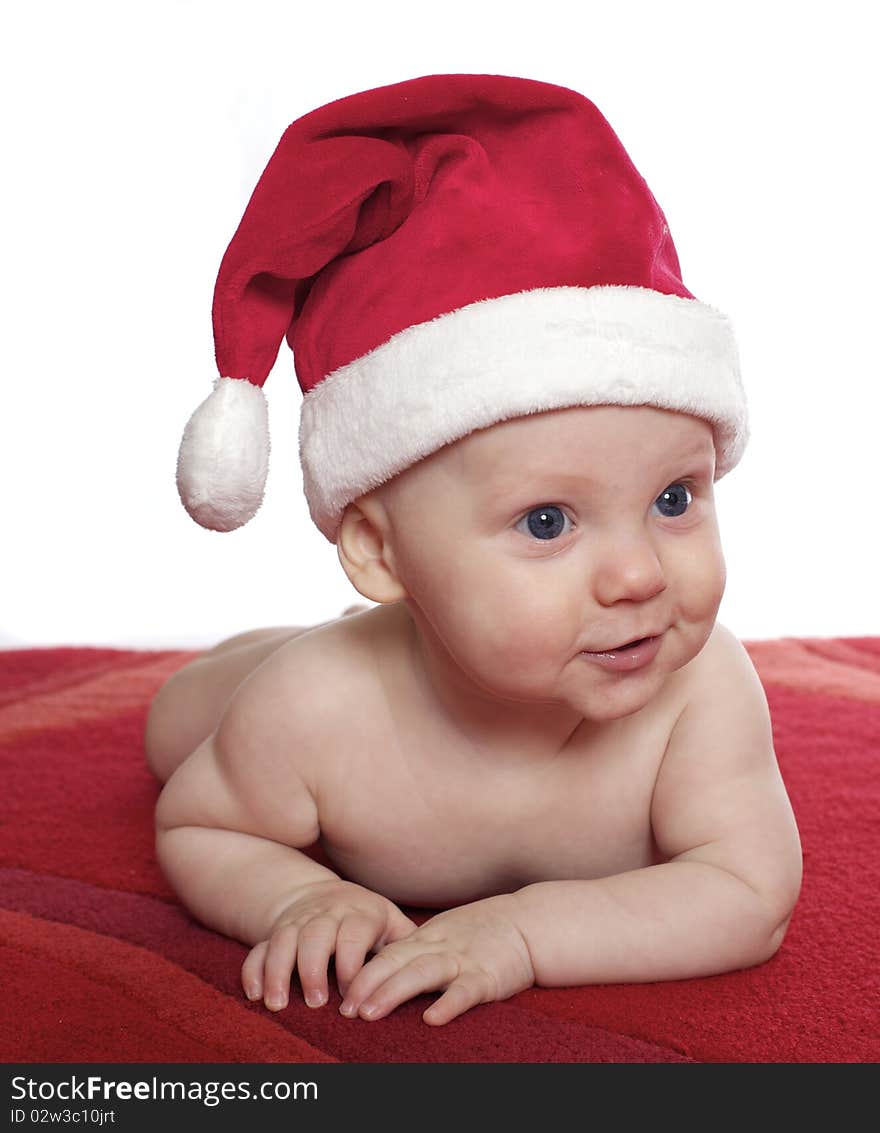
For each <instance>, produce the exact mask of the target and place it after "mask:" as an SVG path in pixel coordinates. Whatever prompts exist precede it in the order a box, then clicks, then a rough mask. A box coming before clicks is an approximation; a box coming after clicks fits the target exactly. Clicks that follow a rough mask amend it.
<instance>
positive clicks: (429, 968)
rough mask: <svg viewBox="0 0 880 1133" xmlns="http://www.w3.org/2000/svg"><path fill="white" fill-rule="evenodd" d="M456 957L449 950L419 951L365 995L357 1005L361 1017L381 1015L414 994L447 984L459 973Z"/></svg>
mask: <svg viewBox="0 0 880 1133" xmlns="http://www.w3.org/2000/svg"><path fill="white" fill-rule="evenodd" d="M458 973H459V968H458V961H457V959H456V957H455V956H453V955H452V954H451V953H449V952H422V953H420V954H419V955H418V956H415V957H414V958H413V959H412V960H410V961H409V963H408V964H405V965H404V966H403V967H402V968H401V969H400V970H399V971H397V972H394V974H393V975H391V976H389V977H388V979H387V980H385V981H384V982H383V983H381V984H380V985H379V986H378V987H377V988H374V990H373V991H371V992H370V994H369V995H367V996H365V997H364V998H363V999H362V1000H361V1003H360V1007H359V1008H358V1014H359V1015H360V1017H361V1018H362V1019H368V1020H370V1021H372V1020H374V1019H382V1018H384V1017H385V1016H386V1015H387V1014H388V1013H389V1012H391V1011H393V1010H394V1008H395V1007H398V1006H400V1004H401V1003H404V1002H405V1001H406V1000H407V999H412V998H413V996H414V995H421V994H422V992H425V991H434V990H435V989H437V988H441V987H448V986H449V985H450V984H451V983H452V981H453V980H454V979H455V978H456V977H457V976H458Z"/></svg>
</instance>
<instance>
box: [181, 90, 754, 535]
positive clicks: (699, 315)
mask: <svg viewBox="0 0 880 1133" xmlns="http://www.w3.org/2000/svg"><path fill="white" fill-rule="evenodd" d="M213 320H214V338H215V346H216V356H217V365H218V369H219V372H220V375H221V377H220V378H219V379H217V381H216V383H215V386H214V391H213V393H212V394H211V395H210V397H208V399H207V400H206V401H205V402H204V403H203V404H202V405H201V406H200V407H199V408H198V409H197V410H196V412H195V413H194V414H193V416H192V418H191V419H190V421H189V424H188V425H187V427H186V431H185V433H184V437H183V442H182V444H181V449H180V457H179V461H178V487H179V490H180V495H181V498H182V500H183V502H184V505H185V507H186V508H187V510H188V511H189V513H190V515H192V517H193V518H194V519H195V520H197V522H199V523H200V524H202V525H203V526H205V527H209V528H214V529H216V530H221V531H227V530H231V529H233V528H235V527H239V526H240V525H241V524H243V523H246V522H247V520H248V519H250V518H251V516H252V515H253V514H254V512H255V511H256V509H257V508H258V507H259V505H260V502H261V500H262V495H263V487H264V482H265V477H266V468H267V461H268V452H269V436H268V426H267V412H266V403H265V399H264V396H263V393H262V388H261V387H262V385H263V382H264V381H265V379H266V377H267V375H268V373H269V371H270V370H271V369H272V367H273V365H274V363H275V360H276V357H277V354H278V350H279V348H280V345H281V342H282V340H283V339H284V338H285V337H286V338H287V341H288V343H289V344H290V346H291V347H292V349H293V356H294V364H295V368H296V373H297V376H298V379H299V383H300V386H301V388H302V391H303V394H304V398H303V405H302V416H301V421H300V458H301V461H302V468H303V476H304V487H305V494H306V498H307V500H308V504H309V510H310V512H311V516H312V518H313V520H314V522H315V523H316V524H317V526H318V527H319V528H320V530H321V531H322V532H323V533H324V535H326V537H327V538H328V539H329V540H330V541H331V542H335V539H336V533H337V530H338V526H339V522H340V520H341V518H342V514H343V511H344V509H345V507H346V505H347V504H348V503H350V502H351V501H352V500H355V499H357V498H358V497H359V496H361V495H363V494H364V493H366V492H368V491H370V490H371V489H373V488H375V487H377V486H378V485H380V484H382V483H384V482H385V481H386V480H388V479H390V478H391V477H393V476H394V475H396V474H397V473H399V472H401V471H402V470H403V469H405V468H408V467H409V466H410V465H412V464H414V463H416V462H417V461H419V460H421V459H422V458H423V457H425V456H427V455H428V454H430V453H432V452H435V451H436V450H438V449H439V448H441V447H443V446H444V445H446V444H449V443H450V442H452V441H455V440H458V439H459V438H461V437H463V436H465V435H466V434H468V433H470V432H472V431H473V430H475V429H481V428H486V427H487V426H490V425H492V424H494V423H496V422H499V421H503V420H506V419H508V418H512V417H519V416H523V415H525V414H530V413H536V412H541V411H544V410H550V409H561V408H566V407H571V406H578V405H652V406H657V407H659V408H664V409H671V410H677V411H679V412H682V413H689V414H692V415H695V416H697V417H700V418H703V419H704V420H706V421H708V422H709V423H710V424H711V426H712V428H713V432H714V437H715V447H716V478H718V477H720V476H722V475H724V473H726V472H727V471H729V470H730V469H731V468H732V467H733V466H734V465H735V464H736V463H737V461H738V460H739V458H740V456H741V455H742V451H743V448H744V447H745V443H746V436H747V430H746V410H745V401H744V396H743V390H742V385H741V382H740V378H739V366H738V360H737V349H736V343H735V339H734V336H733V332H732V329H731V327H730V324H729V322H728V320H727V319H726V318H725V316H724V315H723V314H721V313H720V312H719V311H717V310H715V309H714V308H712V307H710V306H707V305H706V304H704V303H701V302H699V301H698V300H696V299H695V298H694V297H693V296H692V295H691V293H690V292H689V291H688V290H687V288H686V287H685V286H684V284H683V283H682V280H681V271H680V268H679V262H678V257H677V254H676V251H675V247H674V245H673V243H672V237H671V236H670V233H669V228H668V226H667V224H666V218H665V217H664V215H663V212H662V211H661V209H660V207H659V205H658V204H657V202H656V201H655V200H654V197H653V196H652V194H651V192H650V190H649V189H648V186H647V185H646V183H645V181H644V180H643V178H642V177H641V175H640V174H639V173H638V172H637V170H636V169H635V167H634V166H633V164H632V162H631V161H630V159H629V157H628V155H627V153H626V152H625V150H624V149H623V146H622V145H621V143H620V141H619V140H618V138H617V136H616V135H615V133H614V132H613V130H612V129H611V127H610V126H609V124H608V122H607V121H606V120H605V118H604V117H603V116H602V114H601V113H600V112H599V111H598V110H597V108H596V107H595V106H594V105H593V104H592V103H591V102H589V101H588V100H587V99H586V98H584V97H583V96H582V95H580V94H577V93H575V92H574V91H570V90H566V89H564V88H562V87H558V86H553V85H550V84H547V83H541V82H536V81H532V80H528V79H517V78H507V77H504V76H498V75H430V76H427V77H424V78H419V79H413V80H411V81H409V82H403V83H397V84H395V85H393V86H386V87H380V88H378V89H376V90H369V91H365V92H363V93H360V94H355V95H352V96H351V97H349V98H343V99H339V100H338V101H336V102H332V103H330V104H329V105H327V106H324V107H321V108H320V109H318V110H315V111H313V112H312V113H310V114H307V115H306V116H305V117H303V118H300V119H299V120H298V121H296V122H294V123H293V124H292V125H291V126H290V127H289V128H288V129H287V130H286V131H285V133H284V135H283V137H282V138H281V141H280V143H279V145H278V147H277V149H276V150H275V153H274V154H273V155H272V158H271V159H270V161H269V163H268V165H267V166H266V169H265V171H264V172H263V174H262V176H261V178H260V180H259V182H258V184H257V186H256V189H255V190H254V193H253V196H252V197H251V200H250V203H249V204H248V206H247V209H246V211H245V213H244V217H243V218H242V221H241V224H240V225H239V227H238V230H237V231H236V233H235V235H234V237H233V239H232V242H231V243H230V245H229V247H228V249H227V251H226V255H225V256H224V258H223V261H222V264H221V266H220V271H219V275H218V278H217V284H216V289H215V293H214V306H213Z"/></svg>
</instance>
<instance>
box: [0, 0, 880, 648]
mask: <svg viewBox="0 0 880 1133" xmlns="http://www.w3.org/2000/svg"><path fill="white" fill-rule="evenodd" d="M872 27H873V17H872V15H871V5H868V4H865V3H863V2H838V3H835V4H833V5H826V4H813V3H779V2H777V3H773V2H764V3H739V4H736V5H734V4H720V3H706V2H705V0H702V2H695V3H686V2H684V0H681V2H676V0H666V2H659V3H658V2H654V3H633V2H626V0H613V2H612V0H603V3H601V4H599V3H593V2H591V0H579V2H577V3H575V2H572V0H569V2H567V3H560V2H556V0H543V2H541V3H534V2H532V3H529V4H517V3H514V2H512V0H508V2H506V3H500V2H498V3H480V2H477V0H470V2H467V3H461V2H459V0H446V2H444V3H443V4H441V5H430V4H426V5H419V4H413V3H411V2H410V3H392V2H388V0H385V2H383V0H374V2H369V3H367V2H357V3H341V2H339V0H337V2H335V3H327V4H317V3H310V4H305V3H295V2H290V0H289V2H281V0H262V2H261V0H248V2H247V3H244V2H240V0H239V2H235V3H230V2H220V0H190V2H184V0H180V2H177V3H173V2H168V0H165V2H161V0H151V2H150V3H143V4H133V3H119V2H114V3H109V2H107V3H95V2H92V3H89V2H88V0H78V2H77V3H68V2H62V0H56V2H48V3H39V2H33V3H28V4H24V3H19V4H17V5H9V6H7V8H6V17H5V21H4V28H3V32H2V37H0V38H2V41H3V45H2V47H0V52H2V56H0V83H2V89H0V95H2V106H3V111H2V113H3V118H4V122H3V164H4V169H5V173H4V175H3V179H2V193H3V207H2V210H0V216H2V225H3V232H2V249H3V252H2V270H0V287H2V292H3V293H2V297H0V299H2V305H0V310H2V315H3V323H4V330H3V334H2V338H0V341H2V360H0V382H2V387H3V397H2V401H0V461H2V469H0V471H2V491H3V508H2V511H3V525H2V535H0V538H2V540H3V545H2V551H0V601H2V608H0V643H3V644H6V645H15V644H19V643H21V644H53V643H62V644H79V643H95V644H100V643H103V644H135V645H156V646H159V645H169V646H174V645H181V646H188V645H197V644H202V643H206V642H213V641H216V640H218V639H219V638H220V637H222V636H224V635H226V634H229V633H232V632H237V631H239V630H242V629H247V628H252V627H254V626H257V625H262V624H278V623H280V624H285V623H291V624H309V623H313V622H317V621H321V620H323V619H325V618H330V617H334V616H336V615H337V614H338V613H340V612H341V610H342V609H343V607H345V606H346V605H348V604H350V603H351V602H354V601H358V600H360V599H359V596H358V595H357V593H356V592H355V591H354V590H353V589H352V588H351V586H350V584H349V583H348V581H347V579H346V578H345V575H344V574H343V572H342V568H341V567H340V566H339V564H338V561H337V558H336V551H335V548H334V547H333V546H332V545H331V544H329V543H328V542H327V541H326V540H325V539H324V537H323V536H322V535H321V534H320V533H319V532H318V530H317V529H316V528H315V527H314V526H313V525H312V524H311V521H310V520H309V517H308V512H307V510H306V506H305V501H304V498H303V496H302V481H301V475H300V470H299V463H298V456H297V451H296V432H297V425H298V414H299V404H300V401H301V394H300V392H299V388H298V386H297V384H296V380H295V376H294V372H293V364H292V360H291V356H290V353H289V351H288V349H287V347H286V346H284V347H282V353H281V355H280V358H279V362H278V364H277V366H276V367H275V370H274V372H273V374H272V376H271V377H270V379H269V382H268V383H267V387H266V391H267V395H268V397H269V401H270V416H271V429H272V438H273V453H272V462H271V468H270V477H269V487H268V494H267V500H266V503H265V505H264V507H263V508H262V509H261V511H260V512H259V514H258V516H257V517H256V519H254V520H253V521H252V522H251V523H250V524H248V525H247V526H246V527H244V528H242V529H241V530H239V531H237V532H235V533H231V534H227V535H217V534H213V533H209V532H205V531H202V530H201V529H200V528H198V527H197V526H196V525H195V524H194V523H193V522H192V521H191V520H190V519H189V518H188V517H187V516H186V514H185V513H184V511H183V509H182V508H181V506H180V504H179V502H178V499H177V494H176V489H175V485H174V468H175V461H176V453H177V445H178V442H179V438H180V433H181V430H182V428H183V425H184V423H185V421H186V419H187V418H188V416H189V414H190V412H191V411H192V410H193V409H194V408H195V406H196V405H197V404H198V402H200V401H201V400H202V399H203V398H204V397H205V396H207V394H208V393H209V392H210V389H211V383H212V381H213V378H214V376H215V369H214V358H213V341H212V336H211V321H210V309H211V298H212V292H213V285H214V279H215V276H216V271H217V267H218V266H219V262H220V258H221V256H222V254H223V251H224V250H225V247H226V244H227V243H228V241H229V239H230V238H231V236H232V233H233V232H234V230H235V227H236V225H237V224H238V221H239V219H240V216H241V213H242V211H243V209H244V207H245V204H246V203H247V200H248V197H249V196H250V193H251V191H252V189H253V186H254V184H255V182H256V180H257V178H258V176H259V174H260V172H261V171H262V169H263V166H264V165H265V162H266V161H267V159H268V157H269V155H270V153H271V152H272V150H273V149H274V146H275V144H276V142H277V140H278V138H279V137H280V135H281V133H282V131H283V130H284V128H285V127H286V126H287V124H288V123H289V122H290V121H292V120H293V119H295V118H297V117H299V116H300V115H302V114H304V113H306V112H307V111H309V110H311V109H313V108H315V107H317V106H320V105H322V104H324V103H326V102H328V101H330V100H332V99H335V98H339V97H342V96H344V95H348V94H352V93H354V92H355V91H358V90H363V89H367V88H369V87H374V86H380V85H384V84H386V83H391V82H397V81H400V80H403V79H407V78H413V77H415V76H417V75H423V74H428V73H440V72H456V71H470V72H482V73H499V74H512V75H521V76H524V77H529V78H535V79H541V80H544V81H548V82H554V83H558V84H561V85H563V86H568V87H572V88H574V89H576V90H579V91H581V92H582V93H583V94H585V95H586V96H587V97H589V98H591V99H592V100H593V101H594V102H595V103H596V104H597V105H598V106H599V108H600V110H602V112H603V113H604V114H605V116H606V117H607V118H608V119H609V121H610V122H611V124H612V126H613V127H614V129H615V131H616V132H617V134H618V135H619V137H620V138H621V141H622V142H623V144H624V146H625V148H626V149H627V150H628V152H629V154H630V156H631V157H632V158H633V160H634V162H635V164H636V166H637V167H638V168H639V170H640V171H641V172H642V174H643V175H644V176H645V178H646V179H647V181H648V184H649V185H650V187H651V189H652V190H653V192H654V194H655V196H656V197H657V199H658V201H659V202H660V205H661V207H662V208H663V209H664V211H665V213H666V215H667V218H668V220H669V224H670V227H671V230H672V234H673V238H674V240H675V243H676V246H677V249H678V252H679V256H680V259H681V262H682V268H683V274H684V279H685V283H686V284H687V285H688V287H689V288H690V290H691V291H692V292H693V293H694V294H695V295H696V296H697V297H698V298H700V299H703V300H704V301H706V302H708V303H710V304H712V305H713V306H716V307H719V308H721V309H722V310H723V311H725V312H726V313H727V314H728V315H729V316H730V318H731V319H732V321H733V324H734V327H735V329H736V332H737V335H738V339H739V344H740V353H741V360H742V368H743V375H744V380H745V384H746V389H747V392H748V395H749V402H750V410H751V421H752V441H751V445H750V447H749V448H748V450H747V452H746V456H745V458H744V460H743V462H742V463H741V465H740V466H739V467H738V468H737V469H736V470H735V471H734V472H733V473H732V474H731V475H730V476H729V477H728V478H727V479H725V480H722V481H721V482H720V483H719V485H718V486H717V498H718V506H719V512H720V518H721V524H722V534H723V538H724V543H725V549H726V554H727V560H728V571H729V581H728V591H727V594H726V596H725V599H724V604H723V606H722V610H721V615H720V616H721V620H722V621H723V622H724V623H725V624H726V625H728V626H730V628H731V629H733V631H734V632H735V633H737V634H739V636H741V637H744V638H747V639H749V638H758V637H775V636H779V635H815V636H830V635H837V634H843V635H866V634H876V633H878V632H880V603H878V599H877V578H878V569H877V562H878V556H877V550H876V548H877V540H876V536H875V527H876V524H877V503H878V490H877V489H878V484H877V480H878V477H877V472H876V468H877V456H876V454H877V447H878V409H880V397H878V364H877V349H876V337H877V333H878V322H880V320H878V314H877V305H878V304H877V301H878V287H877V272H878V264H880V256H878V252H880V248H878V180H877V173H876V165H877V142H876V130H877V117H878V113H877V112H878V96H877V85H876V80H875V79H874V78H873V77H872V76H874V75H876V72H877V68H876V36H875V33H874V31H873V30H871V29H872Z"/></svg>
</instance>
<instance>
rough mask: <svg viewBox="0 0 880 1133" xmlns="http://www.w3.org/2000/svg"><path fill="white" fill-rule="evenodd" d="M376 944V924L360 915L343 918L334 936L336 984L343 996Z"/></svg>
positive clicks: (355, 914)
mask: <svg viewBox="0 0 880 1133" xmlns="http://www.w3.org/2000/svg"><path fill="white" fill-rule="evenodd" d="M375 943H376V922H375V921H374V920H372V919H371V918H370V917H367V916H364V915H363V914H362V913H349V914H348V916H347V917H344V918H343V920H342V924H341V925H340V926H339V932H338V933H337V935H336V984H337V986H338V987H339V994H340V995H343V996H344V995H345V993H346V991H347V990H348V985H349V984H350V983H351V981H352V980H353V979H354V977H355V976H356V975H357V973H358V972H359V971H360V970H361V968H362V967H363V966H364V957H365V956H366V955H367V952H369V950H370V949H371V948H372V947H373V945H374V944H375Z"/></svg>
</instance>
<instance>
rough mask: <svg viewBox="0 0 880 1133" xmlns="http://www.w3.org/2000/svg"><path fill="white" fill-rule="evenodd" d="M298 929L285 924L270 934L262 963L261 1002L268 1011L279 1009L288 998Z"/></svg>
mask: <svg viewBox="0 0 880 1133" xmlns="http://www.w3.org/2000/svg"><path fill="white" fill-rule="evenodd" d="M298 935H299V929H298V928H297V926H296V925H295V924H286V925H283V926H282V927H281V928H279V929H278V930H277V931H276V932H274V933H273V934H272V937H271V939H270V940H269V947H268V948H267V949H266V961H265V963H264V965H263V1002H264V1003H265V1004H266V1006H267V1007H268V1008H269V1010H270V1011H280V1010H281V1008H282V1007H286V1006H287V1004H288V1001H289V999H290V977H291V975H292V974H293V965H294V963H295V961H296V945H297V937H298Z"/></svg>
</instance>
